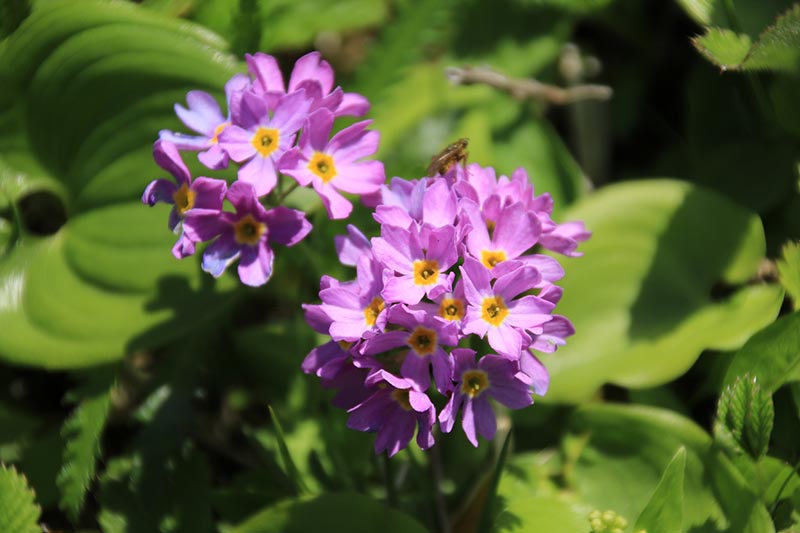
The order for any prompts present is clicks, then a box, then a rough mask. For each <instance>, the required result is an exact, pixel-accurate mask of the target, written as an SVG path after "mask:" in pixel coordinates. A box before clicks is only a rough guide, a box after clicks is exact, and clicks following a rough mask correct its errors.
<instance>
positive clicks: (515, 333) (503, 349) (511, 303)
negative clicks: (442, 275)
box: [461, 258, 555, 359]
mask: <svg viewBox="0 0 800 533" xmlns="http://www.w3.org/2000/svg"><path fill="white" fill-rule="evenodd" d="M498 268H499V267H498ZM504 270H505V269H504ZM461 275H462V277H463V279H464V294H465V295H466V297H467V302H468V303H469V307H468V308H467V316H466V318H465V319H464V326H463V332H464V333H465V334H469V333H475V334H476V335H478V336H480V337H481V338H483V337H484V336H487V334H488V340H489V345H490V346H491V347H492V348H494V349H495V350H497V353H499V354H501V355H505V356H507V357H510V358H511V359H519V354H520V352H521V351H522V348H523V341H528V340H529V339H530V337H529V336H528V333H530V334H534V335H540V334H541V333H542V332H543V329H542V325H543V324H545V323H546V322H549V321H550V320H552V318H553V317H552V315H551V314H550V312H551V311H552V310H553V308H554V307H555V304H553V303H552V302H549V301H547V300H544V299H542V298H539V297H538V296H532V295H528V296H523V297H522V298H518V299H515V298H516V297H517V296H518V295H520V294H522V293H524V292H526V291H528V290H531V289H532V288H534V287H535V286H536V285H537V284H538V283H539V282H540V280H541V275H540V274H539V272H538V271H537V270H536V269H535V268H532V267H529V266H520V267H519V268H517V269H516V270H513V271H511V272H508V273H504V274H503V275H501V276H499V277H498V278H497V280H496V281H495V282H494V284H493V285H492V283H491V280H490V278H489V271H488V270H486V269H485V268H484V267H483V265H481V264H480V263H478V262H477V261H475V260H474V259H472V258H467V259H466V260H465V261H464V265H463V266H462V267H461Z"/></svg>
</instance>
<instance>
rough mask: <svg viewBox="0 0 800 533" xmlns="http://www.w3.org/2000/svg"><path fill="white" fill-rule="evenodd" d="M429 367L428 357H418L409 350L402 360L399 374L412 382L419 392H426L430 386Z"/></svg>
mask: <svg viewBox="0 0 800 533" xmlns="http://www.w3.org/2000/svg"><path fill="white" fill-rule="evenodd" d="M406 335H408V334H406ZM430 366H431V365H430V357H427V356H425V357H420V356H419V355H417V354H416V353H415V352H414V350H410V351H409V352H408V355H406V358H405V359H403V364H402V366H401V367H400V374H401V375H402V376H403V377H404V378H408V379H409V380H411V381H413V382H414V383H415V384H416V385H417V387H419V388H420V390H428V387H430V386H431V370H430Z"/></svg>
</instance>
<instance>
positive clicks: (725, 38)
mask: <svg viewBox="0 0 800 533" xmlns="http://www.w3.org/2000/svg"><path fill="white" fill-rule="evenodd" d="M692 44H694V47H695V48H697V50H698V51H699V52H700V53H701V54H703V55H704V56H705V57H706V59H708V60H709V61H711V62H712V63H714V64H715V65H717V66H719V67H720V68H721V69H722V70H735V69H736V68H737V67H738V66H739V65H740V64H741V63H742V62H743V61H744V59H745V58H746V57H747V54H748V53H749V52H750V47H751V45H752V43H751V41H750V37H748V36H747V35H741V34H738V33H736V32H735V31H732V30H728V29H725V28H708V29H707V30H706V33H705V34H704V35H702V36H700V37H695V38H694V39H692Z"/></svg>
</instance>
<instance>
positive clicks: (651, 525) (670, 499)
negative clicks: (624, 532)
mask: <svg viewBox="0 0 800 533" xmlns="http://www.w3.org/2000/svg"><path fill="white" fill-rule="evenodd" d="M685 470H686V448H680V449H679V450H678V451H677V452H675V455H674V456H673V457H672V460H671V461H670V462H669V464H668V465H667V468H666V469H665V470H664V474H663V475H662V476H661V480H660V481H659V482H658V485H657V486H656V490H655V492H653V496H652V497H651V498H650V501H649V502H647V505H646V506H645V508H644V510H643V511H642V514H640V515H639V518H637V519H636V525H634V526H633V530H634V531H641V530H645V531H647V532H648V533H672V532H675V531H683V474H684V471H685Z"/></svg>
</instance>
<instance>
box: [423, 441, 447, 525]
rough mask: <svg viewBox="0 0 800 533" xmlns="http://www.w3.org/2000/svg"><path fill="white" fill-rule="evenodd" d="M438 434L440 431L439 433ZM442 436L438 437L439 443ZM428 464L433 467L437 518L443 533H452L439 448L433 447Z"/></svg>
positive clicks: (429, 451) (429, 452)
mask: <svg viewBox="0 0 800 533" xmlns="http://www.w3.org/2000/svg"><path fill="white" fill-rule="evenodd" d="M437 433H438V431H437ZM440 436H441V434H439V435H437V436H436V441H437V442H438V440H439V437H440ZM428 462H429V463H430V467H431V478H432V479H433V500H434V503H435V505H436V517H437V519H438V520H439V526H440V529H439V531H441V532H442V533H450V531H451V529H450V519H449V518H448V517H447V505H446V503H445V501H444V494H442V479H443V478H444V475H443V473H442V458H441V456H440V455H439V446H433V447H431V449H430V450H428Z"/></svg>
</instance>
